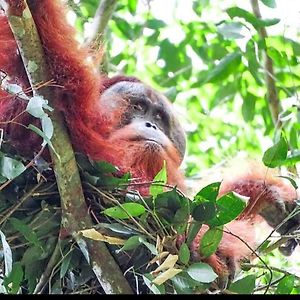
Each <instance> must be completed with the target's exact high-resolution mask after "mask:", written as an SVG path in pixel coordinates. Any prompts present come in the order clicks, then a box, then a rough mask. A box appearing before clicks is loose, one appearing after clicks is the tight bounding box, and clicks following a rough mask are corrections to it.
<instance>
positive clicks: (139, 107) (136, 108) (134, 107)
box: [132, 103, 144, 111]
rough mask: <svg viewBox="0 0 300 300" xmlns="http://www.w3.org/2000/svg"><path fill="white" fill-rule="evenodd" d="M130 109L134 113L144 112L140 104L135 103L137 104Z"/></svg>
mask: <svg viewBox="0 0 300 300" xmlns="http://www.w3.org/2000/svg"><path fill="white" fill-rule="evenodd" d="M132 108H133V109H134V110H136V111H143V110H144V106H143V105H142V104H140V103H137V104H133V105H132Z"/></svg>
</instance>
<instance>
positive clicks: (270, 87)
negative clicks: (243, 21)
mask: <svg viewBox="0 0 300 300" xmlns="http://www.w3.org/2000/svg"><path fill="white" fill-rule="evenodd" d="M250 1H251V6H252V10H253V13H254V15H255V16H256V18H257V19H261V18H262V16H261V13H260V9H259V4H258V0H250ZM258 33H259V35H260V38H261V39H263V40H265V39H266V38H267V37H268V34H267V30H266V28H265V27H261V28H260V29H259V30H258ZM263 53H264V69H265V80H266V85H267V101H268V104H269V109H270V112H271V116H272V120H273V124H274V125H275V126H276V127H280V125H281V122H280V121H279V113H280V112H281V111H282V108H281V105H280V102H279V98H278V93H277V89H276V83H275V80H274V78H275V77H274V69H273V61H272V59H271V58H270V57H269V56H268V54H267V51H266V50H264V51H263Z"/></svg>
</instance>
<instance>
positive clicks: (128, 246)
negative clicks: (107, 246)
mask: <svg viewBox="0 0 300 300" xmlns="http://www.w3.org/2000/svg"><path fill="white" fill-rule="evenodd" d="M140 244H141V241H140V237H139V236H138V235H135V236H132V237H130V238H129V239H128V240H127V241H126V242H125V244H124V245H123V247H122V248H121V249H119V250H117V251H116V252H117V253H119V252H121V251H128V250H132V249H135V248H137V247H138V246H139V245H140Z"/></svg>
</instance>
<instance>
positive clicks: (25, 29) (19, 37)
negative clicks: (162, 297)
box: [6, 0, 132, 294]
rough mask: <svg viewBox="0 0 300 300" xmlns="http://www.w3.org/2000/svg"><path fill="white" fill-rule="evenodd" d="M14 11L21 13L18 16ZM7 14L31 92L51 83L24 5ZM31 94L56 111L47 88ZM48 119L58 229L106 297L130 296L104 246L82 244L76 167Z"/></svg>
mask: <svg viewBox="0 0 300 300" xmlns="http://www.w3.org/2000/svg"><path fill="white" fill-rule="evenodd" d="M28 2H29V4H30V1H28ZM29 6H30V5H29ZM23 8H24V9H23ZM17 9H19V10H20V9H21V12H20V11H17ZM6 14H7V16H8V20H9V24H10V27H11V29H12V31H13V33H14V36H15V39H16V41H17V43H18V47H19V51H20V53H21V56H22V59H23V63H24V66H25V69H26V72H27V75H28V79H29V82H30V84H31V87H32V88H33V87H34V86H35V85H36V84H37V83H40V82H47V81H48V80H49V79H50V78H49V75H48V74H47V64H46V62H45V59H44V53H43V49H42V46H41V43H40V39H39V35H38V32H37V29H36V27H35V23H34V21H33V19H32V16H31V13H30V9H29V7H28V6H27V3H26V1H25V0H19V1H18V5H16V6H15V7H13V8H12V7H9V6H8V7H7V10H6ZM33 66H34V67H33ZM33 93H34V94H35V95H36V94H37V93H39V94H41V95H43V96H44V97H45V98H46V99H48V100H49V102H50V103H51V105H52V106H54V108H55V103H54V95H53V94H52V93H51V90H50V89H49V88H48V87H43V88H42V89H40V90H39V91H36V90H34V89H33ZM50 116H51V119H52V121H53V127H54V133H53V137H52V139H51V141H52V144H53V147H54V148H55V151H56V153H54V152H53V151H52V150H51V149H50V154H51V158H52V162H53V169H54V172H55V176H56V181H57V186H58V190H59V193H60V197H61V207H62V223H61V225H62V227H63V229H64V230H66V231H67V232H68V233H69V234H71V235H72V236H73V238H74V239H75V240H76V242H77V243H78V245H79V247H80V249H81V251H82V252H83V254H84V256H85V258H86V259H87V261H88V262H89V263H90V265H91V267H92V269H93V271H94V273H95V275H96V276H97V279H98V280H99V282H100V284H101V286H102V288H103V289H104V291H105V292H106V293H108V294H112V293H114V294H118V293H127V294H128V293H132V290H131V288H130V286H129V284H128V283H127V281H126V280H125V278H124V276H123V274H122V272H121V270H120V269H119V266H118V265H117V264H116V262H115V261H114V259H113V257H112V256H111V254H110V253H109V251H108V249H107V248H106V246H105V244H104V243H103V242H99V241H94V240H89V239H87V240H85V239H84V238H83V237H82V236H81V235H80V234H78V232H79V231H80V230H82V229H85V228H91V227H92V220H91V218H90V215H89V214H88V210H87V206H86V203H85V199H84V195H83V190H82V186H81V181H80V176H79V171H78V168H77V163H76V160H75V156H74V152H73V149H72V146H71V142H70V139H69V136H68V133H67V130H66V127H65V125H64V119H63V116H62V114H61V113H60V112H59V110H58V109H54V111H53V112H52V113H51V115H50Z"/></svg>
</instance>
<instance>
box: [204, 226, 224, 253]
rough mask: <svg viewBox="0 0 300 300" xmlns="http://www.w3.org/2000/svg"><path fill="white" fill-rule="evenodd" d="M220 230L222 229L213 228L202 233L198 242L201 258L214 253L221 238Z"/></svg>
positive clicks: (221, 232)
mask: <svg viewBox="0 0 300 300" xmlns="http://www.w3.org/2000/svg"><path fill="white" fill-rule="evenodd" d="M222 229H223V228H222V227H214V228H210V229H209V230H208V231H206V232H205V233H204V235H203V237H202V239H201V242H200V253H201V256H203V257H208V256H210V255H212V254H213V253H215V252H216V250H217V248H218V246H219V244H220V242H221V239H222V236H223V230H222Z"/></svg>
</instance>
